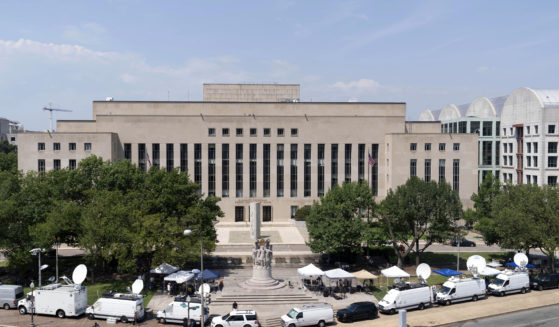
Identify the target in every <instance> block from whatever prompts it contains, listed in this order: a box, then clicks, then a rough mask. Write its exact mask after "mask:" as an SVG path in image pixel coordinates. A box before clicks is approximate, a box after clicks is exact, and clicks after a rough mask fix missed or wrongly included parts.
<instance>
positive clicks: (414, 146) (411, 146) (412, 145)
mask: <svg viewBox="0 0 559 327" xmlns="http://www.w3.org/2000/svg"><path fill="white" fill-rule="evenodd" d="M415 150H417V143H410V151H415Z"/></svg>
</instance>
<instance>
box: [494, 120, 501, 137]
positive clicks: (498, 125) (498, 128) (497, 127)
mask: <svg viewBox="0 0 559 327" xmlns="http://www.w3.org/2000/svg"><path fill="white" fill-rule="evenodd" d="M500 134H501V122H498V121H496V122H495V135H496V136H499V135H500Z"/></svg>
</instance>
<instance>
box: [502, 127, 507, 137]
mask: <svg viewBox="0 0 559 327" xmlns="http://www.w3.org/2000/svg"><path fill="white" fill-rule="evenodd" d="M503 136H507V129H506V128H504V127H503Z"/></svg>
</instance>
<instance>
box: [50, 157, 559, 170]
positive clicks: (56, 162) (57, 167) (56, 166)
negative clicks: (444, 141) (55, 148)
mask: <svg viewBox="0 0 559 327" xmlns="http://www.w3.org/2000/svg"><path fill="white" fill-rule="evenodd" d="M556 159H557V158H556ZM53 167H54V170H60V159H54V161H53Z"/></svg>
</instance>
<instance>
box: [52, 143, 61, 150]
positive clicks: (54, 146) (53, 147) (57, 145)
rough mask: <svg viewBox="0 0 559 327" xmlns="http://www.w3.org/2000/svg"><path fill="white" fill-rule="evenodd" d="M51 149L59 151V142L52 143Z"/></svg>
mask: <svg viewBox="0 0 559 327" xmlns="http://www.w3.org/2000/svg"><path fill="white" fill-rule="evenodd" d="M52 149H53V150H54V151H59V150H60V143H59V142H56V143H53V144H52Z"/></svg>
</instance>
